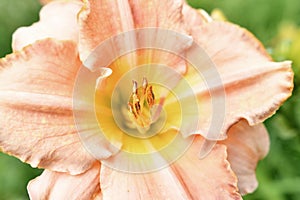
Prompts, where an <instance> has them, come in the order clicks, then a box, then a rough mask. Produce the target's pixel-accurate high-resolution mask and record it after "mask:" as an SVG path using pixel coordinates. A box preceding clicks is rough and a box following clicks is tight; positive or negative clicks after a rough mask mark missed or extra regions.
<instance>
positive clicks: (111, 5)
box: [79, 0, 134, 60]
mask: <svg viewBox="0 0 300 200" xmlns="http://www.w3.org/2000/svg"><path fill="white" fill-rule="evenodd" d="M79 25H80V41H79V52H80V58H81V60H85V59H86V58H87V57H88V55H89V54H90V53H91V52H92V50H93V49H94V48H95V47H97V46H98V45H99V44H100V43H101V42H103V41H104V40H106V39H108V38H110V37H111V36H113V35H116V34H118V33H121V32H124V31H129V30H132V29H133V28H134V26H133V21H132V15H131V10H130V7H129V4H128V1H125V0H121V1H117V0H91V1H85V5H84V7H83V9H82V11H81V12H80V14H79ZM116 48H117V47H116Z"/></svg>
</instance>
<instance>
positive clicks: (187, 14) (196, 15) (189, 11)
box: [182, 3, 212, 32]
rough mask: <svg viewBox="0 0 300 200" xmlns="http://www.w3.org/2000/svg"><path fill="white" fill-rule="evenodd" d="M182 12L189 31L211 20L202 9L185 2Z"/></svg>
mask: <svg viewBox="0 0 300 200" xmlns="http://www.w3.org/2000/svg"><path fill="white" fill-rule="evenodd" d="M182 14H183V20H184V23H185V24H186V26H187V28H188V29H189V32H192V29H193V28H197V27H198V28H199V27H200V26H202V25H204V24H205V23H207V22H211V21H212V18H210V16H209V15H208V14H207V13H206V12H205V11H204V10H201V9H198V10H197V9H194V8H192V7H191V6H189V5H188V4H186V3H184V4H183V8H182Z"/></svg>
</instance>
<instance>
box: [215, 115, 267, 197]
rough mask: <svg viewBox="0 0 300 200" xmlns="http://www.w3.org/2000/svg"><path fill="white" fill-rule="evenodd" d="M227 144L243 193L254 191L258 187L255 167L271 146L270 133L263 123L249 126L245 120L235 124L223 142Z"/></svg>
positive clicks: (229, 156)
mask: <svg viewBox="0 0 300 200" xmlns="http://www.w3.org/2000/svg"><path fill="white" fill-rule="evenodd" d="M221 143H222V144H225V145H226V146H227V148H228V149H227V152H228V160H229V162H230V164H231V168H232V170H233V171H234V172H235V174H236V175H237V177H238V187H239V190H240V192H241V194H243V195H244V194H247V193H251V192H253V191H254V190H255V189H256V188H257V185H258V183H257V180H256V176H255V169H256V165H257V162H258V161H259V160H261V159H263V158H264V157H265V156H266V155H267V153H268V151H269V146H270V141H269V135H268V133H267V130H266V128H265V127H264V125H263V124H259V125H256V126H249V125H248V123H247V122H246V121H245V120H242V121H240V122H238V123H237V124H235V125H233V126H232V127H231V128H230V129H229V131H228V138H227V139H226V140H224V141H222V142H221Z"/></svg>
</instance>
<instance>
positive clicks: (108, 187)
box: [100, 136, 241, 199]
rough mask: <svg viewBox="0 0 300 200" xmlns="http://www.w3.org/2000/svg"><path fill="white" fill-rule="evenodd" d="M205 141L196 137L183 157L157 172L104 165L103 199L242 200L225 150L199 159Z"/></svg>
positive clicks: (220, 148)
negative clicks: (122, 170) (132, 172)
mask: <svg viewBox="0 0 300 200" xmlns="http://www.w3.org/2000/svg"><path fill="white" fill-rule="evenodd" d="M202 142H203V139H202V138H200V136H199V137H197V139H196V140H195V141H194V143H193V145H192V146H191V148H190V149H189V150H188V151H187V152H186V153H185V155H184V156H183V157H182V158H180V159H179V160H178V161H176V162H175V163H174V164H173V165H172V166H170V167H167V168H165V169H162V170H159V171H157V172H154V173H146V174H127V173H124V172H119V171H115V170H112V169H110V168H107V167H105V166H103V167H102V169H101V173H100V185H101V190H102V193H103V199H120V198H122V199H241V196H240V195H239V194H238V192H237V185H236V184H237V179H236V177H235V175H234V174H233V172H232V171H231V169H230V167H229V163H228V161H227V160H226V147H225V146H223V145H216V146H215V147H214V149H213V151H212V152H211V154H209V155H208V156H207V157H206V158H204V159H203V160H200V159H199V158H198V152H199V149H198V147H199V145H201V143H202ZM115 191H118V192H115Z"/></svg>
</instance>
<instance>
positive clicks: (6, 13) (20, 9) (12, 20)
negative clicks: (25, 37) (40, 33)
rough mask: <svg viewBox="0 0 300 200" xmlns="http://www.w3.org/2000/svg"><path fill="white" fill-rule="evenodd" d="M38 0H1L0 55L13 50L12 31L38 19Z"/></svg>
mask: <svg viewBox="0 0 300 200" xmlns="http://www.w3.org/2000/svg"><path fill="white" fill-rule="evenodd" d="M40 7H41V6H40V4H39V2H38V1H37V0H21V1H20V0H0V11H1V12H0V57H3V56H4V55H6V54H8V53H10V52H11V36H12V33H13V32H14V31H15V30H16V29H17V28H18V27H20V26H28V25H30V24H32V23H33V22H35V21H37V20H38V11H39V10H40Z"/></svg>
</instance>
